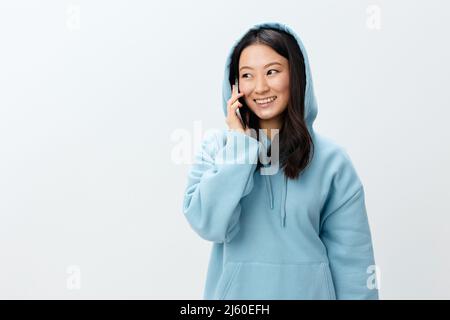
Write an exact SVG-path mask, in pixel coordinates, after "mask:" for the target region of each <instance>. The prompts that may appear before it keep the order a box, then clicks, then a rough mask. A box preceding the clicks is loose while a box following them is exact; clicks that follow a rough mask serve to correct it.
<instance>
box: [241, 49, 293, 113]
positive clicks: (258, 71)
mask: <svg viewBox="0 0 450 320" xmlns="http://www.w3.org/2000/svg"><path fill="white" fill-rule="evenodd" d="M239 90H240V92H242V93H244V99H245V102H246V104H247V105H248V107H249V108H250V109H251V110H252V111H253V112H254V113H255V114H256V115H257V116H258V117H259V118H260V119H262V120H270V119H272V120H273V119H275V118H278V117H279V116H280V115H281V114H282V113H283V111H284V110H285V109H286V107H287V105H288V102H289V61H288V60H287V59H286V58H285V57H283V56H281V55H279V54H278V53H277V52H276V51H275V50H273V49H272V48H271V47H269V46H267V45H264V44H253V45H250V46H248V47H246V48H245V49H244V50H243V51H242V53H241V56H240V59H239ZM270 97H276V99H275V100H274V101H273V102H271V103H269V104H268V105H261V104H259V103H258V102H257V101H256V100H258V99H265V98H270Z"/></svg>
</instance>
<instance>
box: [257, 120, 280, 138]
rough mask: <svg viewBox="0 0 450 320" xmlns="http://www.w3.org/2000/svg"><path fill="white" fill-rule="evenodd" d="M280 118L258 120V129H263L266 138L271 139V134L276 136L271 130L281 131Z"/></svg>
mask: <svg viewBox="0 0 450 320" xmlns="http://www.w3.org/2000/svg"><path fill="white" fill-rule="evenodd" d="M281 118H282V117H281V116H280V117H275V118H272V119H267V120H266V119H259V127H260V128H261V129H265V131H264V132H265V133H266V135H267V137H268V138H269V139H272V133H273V134H276V133H277V132H276V131H273V132H272V129H277V130H281V124H282V120H281Z"/></svg>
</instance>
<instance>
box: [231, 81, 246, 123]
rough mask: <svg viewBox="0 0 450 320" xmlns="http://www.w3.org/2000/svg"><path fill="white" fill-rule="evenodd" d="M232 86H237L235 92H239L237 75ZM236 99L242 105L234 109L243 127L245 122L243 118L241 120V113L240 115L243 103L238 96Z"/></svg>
mask: <svg viewBox="0 0 450 320" xmlns="http://www.w3.org/2000/svg"><path fill="white" fill-rule="evenodd" d="M234 86H235V87H236V88H237V92H238V93H239V81H238V78H237V77H236V79H235V80H234ZM238 101H239V102H240V103H241V104H242V107H240V108H237V109H236V114H237V116H238V117H239V119H240V120H241V123H242V125H243V126H244V128H245V127H246V124H245V122H244V120H242V115H241V108H244V104H243V103H242V101H241V98H238Z"/></svg>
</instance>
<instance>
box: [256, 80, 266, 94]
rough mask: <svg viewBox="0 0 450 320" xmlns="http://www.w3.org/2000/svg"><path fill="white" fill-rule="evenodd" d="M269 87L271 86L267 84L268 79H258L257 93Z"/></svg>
mask: <svg viewBox="0 0 450 320" xmlns="http://www.w3.org/2000/svg"><path fill="white" fill-rule="evenodd" d="M268 89H269V86H268V85H267V82H266V80H264V79H262V80H257V81H256V85H255V93H258V94H259V93H263V92H266V91H267V90H268Z"/></svg>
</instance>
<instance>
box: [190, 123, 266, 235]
mask: <svg viewBox="0 0 450 320" xmlns="http://www.w3.org/2000/svg"><path fill="white" fill-rule="evenodd" d="M224 140H225V141H224ZM258 147H259V142H258V140H256V139H254V138H252V137H250V136H249V135H247V134H244V133H241V132H238V131H235V130H227V133H226V139H221V138H217V136H216V135H211V136H210V137H207V138H205V139H204V140H203V142H202V146H201V148H200V150H199V151H198V152H196V155H195V160H194V164H193V165H192V167H191V168H190V171H189V174H188V182H187V186H186V189H185V194H184V201H183V212H184V215H185V217H186V218H187V220H188V222H189V224H190V226H191V227H192V228H193V229H194V231H195V232H197V233H198V234H199V235H200V236H201V237H202V238H203V239H205V240H209V241H213V242H218V243H222V242H230V241H231V240H232V239H233V237H234V236H235V235H236V234H237V233H238V232H239V229H240V225H239V217H240V214H241V204H240V200H241V198H242V197H244V196H246V195H247V194H248V193H250V191H251V190H252V188H253V173H254V171H255V168H256V164H257V158H258Z"/></svg>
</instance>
